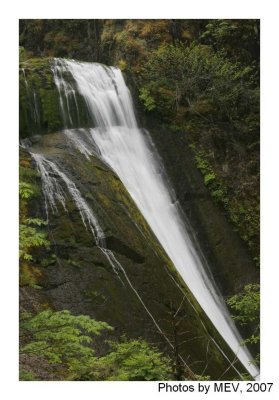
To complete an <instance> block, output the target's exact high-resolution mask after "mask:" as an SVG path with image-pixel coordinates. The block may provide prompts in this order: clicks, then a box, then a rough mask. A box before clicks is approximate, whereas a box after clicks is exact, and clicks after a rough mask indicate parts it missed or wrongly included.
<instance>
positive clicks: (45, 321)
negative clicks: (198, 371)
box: [20, 310, 171, 381]
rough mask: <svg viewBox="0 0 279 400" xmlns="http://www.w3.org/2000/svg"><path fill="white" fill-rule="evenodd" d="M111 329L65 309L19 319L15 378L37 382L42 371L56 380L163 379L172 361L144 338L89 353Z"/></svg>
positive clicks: (42, 374)
mask: <svg viewBox="0 0 279 400" xmlns="http://www.w3.org/2000/svg"><path fill="white" fill-rule="evenodd" d="M112 329H113V328H112V327H111V326H109V325H108V324H107V323H105V322H100V321H95V320H93V319H91V318H90V317H88V316H85V315H79V316H74V315H71V314H70V313H69V311H59V312H54V311H52V310H46V311H42V312H40V313H38V314H36V315H35V316H33V315H31V314H30V313H22V314H21V318H20V338H21V346H20V359H21V368H20V379H22V380H41V379H44V376H45V374H46V373H49V374H50V376H53V377H56V378H57V377H59V379H60V380H131V381H142V380H143V381H149V380H166V379H168V378H170V377H171V361H170V359H168V358H166V357H164V356H163V355H162V354H161V353H159V352H158V350H157V349H155V348H152V347H150V346H149V345H148V344H147V343H146V342H145V341H143V340H127V339H126V338H123V341H122V342H121V343H116V342H112V341H109V342H108V347H109V349H108V351H107V353H106V354H103V355H101V356H100V355H99V356H96V355H95V354H94V353H95V351H94V346H92V344H94V339H93V338H94V336H96V335H97V336H98V335H100V334H101V332H102V331H104V330H112Z"/></svg>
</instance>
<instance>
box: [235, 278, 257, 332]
mask: <svg viewBox="0 0 279 400" xmlns="http://www.w3.org/2000/svg"><path fill="white" fill-rule="evenodd" d="M227 303H228V305H229V306H230V307H231V308H232V309H233V310H234V311H235V312H236V313H237V315H235V316H234V317H233V318H234V319H235V320H237V321H239V322H240V323H241V324H243V325H245V324H247V323H249V322H254V321H258V319H259V311H260V285H258V284H249V285H246V286H244V289H243V292H242V293H240V294H237V295H235V296H232V297H230V298H229V299H228V301H227Z"/></svg>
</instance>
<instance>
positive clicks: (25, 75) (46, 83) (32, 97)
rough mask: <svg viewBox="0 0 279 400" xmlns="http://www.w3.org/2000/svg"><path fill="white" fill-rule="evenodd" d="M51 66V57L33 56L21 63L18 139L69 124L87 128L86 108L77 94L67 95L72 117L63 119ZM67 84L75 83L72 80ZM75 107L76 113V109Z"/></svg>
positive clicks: (58, 128) (51, 130)
mask: <svg viewBox="0 0 279 400" xmlns="http://www.w3.org/2000/svg"><path fill="white" fill-rule="evenodd" d="M52 68H53V59H51V58H34V59H28V60H26V61H23V62H21V63H20V66H19V134H20V137H21V138H26V137H30V136H34V135H38V134H46V133H50V132H54V131H57V130H60V129H62V128H64V127H65V125H66V126H67V125H68V124H69V127H71V128H73V127H75V128H78V127H86V126H88V124H89V117H88V112H87V107H86V106H85V104H84V100H83V98H81V97H80V96H79V95H78V93H76V99H75V100H74V98H71V97H69V98H68V104H69V108H70V111H71V118H72V120H71V121H63V118H62V115H63V114H62V112H61V104H60V102H61V100H60V95H59V92H58V90H57V87H56V85H55V82H54V76H53V71H52ZM70 83H71V84H72V85H73V86H74V82H70ZM63 96H64V94H63V93H62V97H63ZM64 101H65V99H64ZM75 101H76V102H77V105H76V103H75ZM77 107H78V110H79V114H78V113H77V112H76V109H77Z"/></svg>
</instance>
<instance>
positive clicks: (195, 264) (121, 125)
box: [54, 60, 259, 378]
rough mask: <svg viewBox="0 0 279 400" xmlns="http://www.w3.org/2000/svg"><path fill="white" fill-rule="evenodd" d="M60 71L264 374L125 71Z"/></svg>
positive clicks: (224, 324)
mask: <svg viewBox="0 0 279 400" xmlns="http://www.w3.org/2000/svg"><path fill="white" fill-rule="evenodd" d="M54 71H55V79H56V84H58V88H59V89H60V90H61V88H63V87H64V86H65V83H63V82H64V78H63V72H67V73H69V72H70V73H71V74H72V76H73V78H74V80H75V82H76V86H77V90H78V92H79V93H80V95H81V96H83V98H84V100H85V102H86V104H87V106H88V111H89V113H90V115H91V117H92V120H93V121H94V125H96V126H97V127H96V128H95V129H91V130H90V132H91V135H92V139H93V140H94V142H95V144H96V146H97V147H98V149H99V151H100V154H101V157H102V159H103V160H104V161H105V162H106V163H107V164H108V165H110V166H111V168H112V169H113V170H114V171H115V172H116V173H117V174H118V176H119V178H120V179H121V181H122V182H123V184H124V185H125V187H126V189H127V190H128V192H129V193H130V195H131V197H132V198H133V200H134V201H135V203H136V204H137V206H138V208H139V210H140V211H141V213H142V214H143V216H144V217H145V219H146V221H147V222H148V224H149V225H150V227H151V229H152V230H153V232H154V233H155V235H156V237H157V238H158V240H159V242H160V243H161V245H162V246H163V248H164V249H165V251H166V253H167V254H168V256H169V257H170V259H171V260H172V262H173V264H174V265H175V267H176V269H177V270H178V272H179V273H180V275H181V276H182V278H183V280H184V281H185V283H186V284H187V286H188V287H189V289H190V290H191V291H192V293H193V295H194V296H195V298H196V299H197V301H198V302H199V304H200V305H201V307H202V308H203V310H204V311H205V313H206V314H207V316H208V317H209V319H210V320H211V321H212V323H213V324H214V326H215V327H216V329H217V330H218V331H219V333H220V334H221V336H222V337H223V338H224V340H225V341H226V342H227V343H228V345H229V346H230V347H231V349H232V350H233V352H234V353H235V354H236V356H237V357H238V359H239V360H240V361H241V362H242V364H243V365H244V366H245V368H246V369H247V371H249V373H250V374H251V375H252V376H253V377H254V378H258V375H259V371H258V368H257V367H256V366H254V365H253V364H251V360H252V356H251V355H250V353H249V351H248V349H247V348H246V347H245V346H243V345H241V341H242V339H241V337H240V335H239V333H238V331H237V329H236V327H235V324H234V322H233V321H232V319H231V317H230V315H229V312H228V310H227V308H226V305H225V302H224V301H223V299H222V297H221V296H220V294H219V292H218V290H217V288H216V285H215V284H214V282H213V281H212V279H211V277H210V276H209V273H208V272H206V269H205V267H204V265H203V262H202V261H201V257H200V256H199V254H198V252H197V250H196V249H195V247H194V246H193V243H192V241H191V238H190V236H189V233H188V232H187V229H186V227H185V222H184V221H183V219H182V218H181V215H180V212H179V209H178V207H177V205H176V204H175V203H174V202H173V200H172V198H171V195H170V192H171V188H169V187H168V185H167V183H166V182H165V181H164V179H163V177H162V173H161V171H162V169H161V167H160V165H159V163H158V162H157V161H156V159H157V157H156V155H155V154H154V153H153V152H154V149H153V148H152V146H151V145H150V142H149V139H148V138H147V136H146V135H144V132H143V131H142V130H140V129H139V128H138V126H137V122H136V118H135V115H134V110H133V104H132V99H131V95H130V92H129V89H128V88H127V86H126V85H125V82H124V79H123V76H122V74H121V71H120V70H119V69H117V68H114V67H105V66H103V65H100V64H95V63H94V64H93V63H79V62H75V61H69V60H56V61H55V63H54ZM61 106H62V107H64V108H63V113H65V112H66V108H68V105H67V107H65V106H64V105H63V103H62V102H61ZM68 120H69V119H68ZM76 145H77V144H76ZM80 149H81V148H80ZM88 151H90V150H88V149H87V152H88ZM92 151H93V146H92ZM86 155H87V156H88V155H89V154H88V153H87V154H86Z"/></svg>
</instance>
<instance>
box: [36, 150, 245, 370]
mask: <svg viewBox="0 0 279 400" xmlns="http://www.w3.org/2000/svg"><path fill="white" fill-rule="evenodd" d="M31 155H32V157H33V158H34V160H35V162H36V164H37V168H38V170H39V172H40V176H41V180H42V189H43V194H44V198H45V206H46V211H47V214H48V206H50V207H51V210H52V211H53V212H57V211H58V209H57V203H58V204H59V203H60V204H61V205H62V206H63V208H64V210H65V211H67V207H66V193H65V191H64V188H63V187H62V186H61V184H60V182H59V179H60V181H62V182H63V183H64V186H65V187H66V189H67V191H68V193H69V194H70V196H71V199H72V200H73V202H74V203H75V205H76V207H77V209H78V211H79V213H80V216H81V219H82V222H83V225H84V226H85V228H86V229H88V228H89V229H90V231H91V233H92V234H93V237H94V240H95V244H96V246H97V247H98V249H99V250H100V251H101V252H102V253H103V254H104V255H105V257H106V258H107V260H108V261H109V263H110V265H111V266H112V269H113V271H114V272H115V274H116V275H117V277H118V278H119V279H120V281H121V283H122V284H123V286H125V284H124V282H123V280H122V278H121V276H120V273H122V274H123V276H124V278H125V281H126V282H127V283H128V285H129V286H130V288H131V289H132V291H133V292H134V293H135V295H136V296H137V298H138V300H139V301H140V303H141V304H142V306H143V308H144V309H145V311H146V312H147V314H148V315H149V317H150V318H151V320H152V322H153V323H154V325H155V327H156V329H157V330H158V331H159V333H160V334H161V335H162V336H163V337H164V339H165V340H166V342H167V343H168V344H169V345H170V346H171V348H174V346H173V344H172V343H171V341H170V340H169V339H168V337H167V336H166V335H165V334H164V332H163V331H162V329H161V328H160V326H159V324H158V322H157V321H156V320H155V318H154V316H153V315H152V313H151V312H150V310H149V309H148V307H147V306H146V304H145V302H144V301H143V299H142V297H141V296H140V294H139V292H138V291H137V289H136V288H135V286H134V285H133V284H132V282H131V280H130V278H129V277H128V275H127V272H126V271H125V269H124V268H123V266H122V265H121V264H120V262H119V261H118V260H117V258H116V257H115V255H114V253H113V252H112V251H111V250H109V249H108V248H107V247H106V238H105V234H104V232H103V230H102V228H101V226H100V224H99V222H98V220H97V218H96V216H95V214H94V212H93V211H92V209H91V208H90V206H89V205H88V204H87V202H86V200H85V199H84V198H83V197H82V195H81V193H80V191H79V190H78V188H77V187H76V185H75V184H74V182H72V181H71V179H70V178H69V177H68V176H67V175H66V174H65V173H64V172H62V171H61V169H60V168H59V167H58V165H57V164H56V163H54V162H53V161H50V160H48V159H47V158H45V157H44V156H42V155H41V154H36V153H33V152H31ZM179 358H180V360H181V361H182V363H183V364H184V365H185V366H187V367H188V365H187V363H186V361H185V360H184V359H183V358H182V357H181V356H180V355H179ZM188 368H189V367H188ZM236 371H237V370H236ZM237 372H238V371H237Z"/></svg>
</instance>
